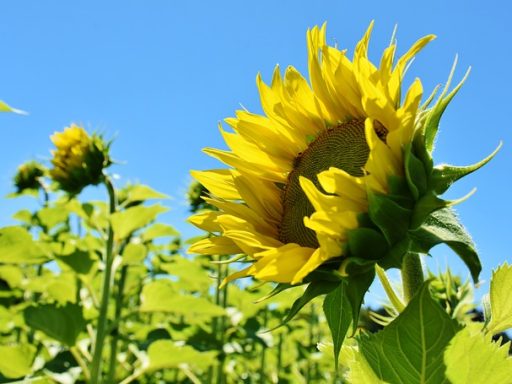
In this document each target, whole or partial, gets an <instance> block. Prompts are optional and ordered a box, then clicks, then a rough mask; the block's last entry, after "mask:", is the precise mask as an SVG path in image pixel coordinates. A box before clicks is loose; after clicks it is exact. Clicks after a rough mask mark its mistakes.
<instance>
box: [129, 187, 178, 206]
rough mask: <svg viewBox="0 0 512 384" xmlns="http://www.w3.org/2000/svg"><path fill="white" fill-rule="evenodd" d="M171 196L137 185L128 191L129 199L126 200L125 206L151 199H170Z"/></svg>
mask: <svg viewBox="0 0 512 384" xmlns="http://www.w3.org/2000/svg"><path fill="white" fill-rule="evenodd" d="M168 198H169V196H167V195H166V194H163V193H160V192H157V191H155V190H154V189H153V188H151V187H149V186H147V185H143V184H137V185H133V186H130V188H129V189H128V197H127V198H126V200H125V202H124V204H129V203H133V202H139V201H146V200H151V199H168Z"/></svg>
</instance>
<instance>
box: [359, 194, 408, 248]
mask: <svg viewBox="0 0 512 384" xmlns="http://www.w3.org/2000/svg"><path fill="white" fill-rule="evenodd" d="M368 213H369V214H370V218H371V219H372V221H373V222H374V223H375V225H377V226H378V227H379V229H380V230H381V231H382V233H383V234H384V237H385V238H386V240H387V241H388V244H389V245H393V244H395V243H397V242H399V241H400V240H401V239H403V238H404V236H405V234H406V233H407V230H408V229H409V220H410V215H411V210H409V209H406V208H403V207H402V206H400V205H398V204H397V203H396V202H395V201H393V200H392V199H391V198H390V197H388V196H384V195H380V194H376V193H374V192H372V191H370V190H369V191H368Z"/></svg>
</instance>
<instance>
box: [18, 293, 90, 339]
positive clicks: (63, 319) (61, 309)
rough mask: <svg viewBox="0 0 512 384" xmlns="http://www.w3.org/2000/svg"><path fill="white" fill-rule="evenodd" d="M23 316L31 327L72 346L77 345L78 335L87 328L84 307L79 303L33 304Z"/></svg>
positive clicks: (26, 309)
mask: <svg viewBox="0 0 512 384" xmlns="http://www.w3.org/2000/svg"><path fill="white" fill-rule="evenodd" d="M23 317H24V318H25V322H26V323H27V325H28V326H29V327H31V328H33V329H36V330H39V331H42V332H44V333H45V334H46V335H47V336H49V337H51V338H53V339H55V340H57V341H59V342H61V343H63V344H66V345H67V346H70V347H72V346H74V345H75V343H76V340H77V337H78V335H79V334H80V332H82V331H83V330H85V319H84V317H83V314H82V308H81V307H80V306H79V305H77V304H69V303H68V304H66V305H65V306H57V305H55V304H43V305H38V306H31V307H27V308H25V310H24V311H23Z"/></svg>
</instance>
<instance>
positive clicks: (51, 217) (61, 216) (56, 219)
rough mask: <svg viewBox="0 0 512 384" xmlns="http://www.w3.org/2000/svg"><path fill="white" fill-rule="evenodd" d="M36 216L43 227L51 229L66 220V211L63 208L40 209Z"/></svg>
mask: <svg viewBox="0 0 512 384" xmlns="http://www.w3.org/2000/svg"><path fill="white" fill-rule="evenodd" d="M36 216H37V218H38V219H39V222H40V224H41V225H42V226H43V227H45V228H47V229H51V228H53V227H54V226H56V225H57V224H60V223H62V222H64V221H65V220H66V219H67V218H68V211H67V210H66V209H64V207H50V208H42V209H40V210H39V212H37V215H36Z"/></svg>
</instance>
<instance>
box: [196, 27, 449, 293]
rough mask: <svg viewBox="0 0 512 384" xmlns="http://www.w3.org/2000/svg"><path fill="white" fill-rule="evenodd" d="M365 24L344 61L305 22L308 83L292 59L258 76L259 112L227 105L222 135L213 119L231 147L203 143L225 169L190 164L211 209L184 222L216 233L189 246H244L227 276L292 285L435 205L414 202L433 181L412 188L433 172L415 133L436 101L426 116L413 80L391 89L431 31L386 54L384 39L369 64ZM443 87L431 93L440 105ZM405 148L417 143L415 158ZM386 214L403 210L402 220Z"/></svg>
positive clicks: (421, 132)
mask: <svg viewBox="0 0 512 384" xmlns="http://www.w3.org/2000/svg"><path fill="white" fill-rule="evenodd" d="M372 27H373V23H371V24H370V26H369V28H368V30H367V31H366V33H365V35H364V36H363V38H362V39H361V40H360V41H359V43H358V44H357V46H356V49H355V53H354V56H353V59H352V60H350V59H349V57H348V56H347V52H346V51H345V50H339V49H337V48H336V47H333V46H329V45H328V44H327V43H326V26H325V24H324V25H323V26H322V27H314V28H313V29H311V30H308V32H307V45H308V64H309V78H310V83H308V81H307V80H306V79H305V78H304V77H303V76H302V75H301V74H300V73H299V72H298V71H297V70H296V69H295V68H293V67H288V68H287V69H286V71H285V72H284V75H283V76H282V75H281V71H280V69H279V67H277V68H276V69H275V71H274V75H273V79H272V82H271V84H270V85H267V84H265V83H264V82H263V81H262V80H261V77H260V76H259V75H258V77H257V85H258V89H259V93H260V97H261V104H262V108H263V111H264V113H265V114H264V115H258V114H253V113H250V112H248V111H237V112H236V117H235V118H228V119H226V123H227V124H228V125H229V126H230V127H231V128H232V129H233V132H227V131H224V130H223V128H222V127H220V130H221V133H222V136H223V137H224V140H225V141H226V143H227V145H228V147H229V148H230V150H229V151H224V150H219V149H211V148H207V149H205V152H206V153H207V154H209V155H210V156H212V157H214V158H216V159H218V160H220V161H221V162H223V163H224V164H227V165H228V166H229V167H230V168H229V169H215V170H209V171H192V175H193V176H194V177H195V178H196V179H197V180H198V181H199V182H200V183H202V184H203V185H204V186H205V187H206V188H207V189H208V190H209V191H210V193H211V196H210V197H209V198H206V199H205V200H206V202H207V203H209V204H211V205H213V206H215V207H217V208H218V211H208V212H202V213H199V214H197V215H195V216H192V217H191V218H190V219H189V220H190V222H191V223H192V224H194V225H196V226H197V227H199V228H201V229H203V230H206V231H208V232H212V233H216V234H218V236H216V237H209V238H207V239H203V240H201V241H199V242H197V243H195V244H194V245H193V246H192V247H191V248H190V252H192V253H200V254H243V255H247V256H248V257H249V259H250V261H251V265H250V266H249V267H247V268H245V269H243V270H242V271H240V272H237V273H235V274H233V275H231V276H230V277H229V278H228V280H232V279H236V278H240V277H245V276H254V277H255V278H257V279H259V280H263V281H273V282H278V283H290V284H298V283H301V282H303V281H305V279H306V277H307V276H308V275H310V274H311V273H312V272H313V271H315V270H317V269H319V268H320V267H322V268H323V267H325V266H330V267H329V268H331V269H335V270H338V271H342V273H346V271H344V266H346V261H347V260H349V259H350V258H351V257H353V256H355V255H356V254H357V253H358V252H357V250H358V249H360V248H361V246H363V247H364V246H366V245H367V244H365V243H368V242H371V243H372V246H373V249H374V252H373V254H368V251H367V250H366V251H365V252H366V253H365V256H364V257H363V258H366V259H370V260H375V259H377V258H379V257H381V256H383V254H384V253H386V252H388V251H389V250H390V249H392V248H393V247H394V246H396V245H397V244H399V243H401V240H402V237H405V236H406V232H407V230H408V229H409V227H408V226H409V224H410V222H411V220H412V219H411V218H412V217H413V216H414V217H416V219H417V218H418V217H421V219H424V218H425V217H426V216H427V215H428V214H429V213H430V212H431V211H434V210H435V209H432V210H431V211H429V212H427V211H428V209H429V208H428V209H427V208H425V209H426V210H427V211H425V210H421V209H420V210H419V211H418V209H416V210H415V203H416V202H417V201H420V200H421V198H422V197H423V196H425V195H426V194H427V195H428V193H430V192H429V191H431V190H432V188H434V187H433V186H432V185H429V187H431V188H430V189H429V190H428V191H427V189H428V188H423V186H422V183H423V184H427V183H428V180H427V179H428V177H429V176H430V175H431V174H432V164H431V158H430V153H431V152H429V151H428V150H426V149H425V148H426V145H425V144H424V141H425V140H424V139H425V137H426V136H428V139H430V137H431V133H432V131H433V130H435V129H436V128H437V125H435V122H434V123H432V120H435V119H434V117H440V114H441V113H442V110H441V109H443V110H444V108H440V107H439V105H440V104H439V103H437V104H436V106H435V108H433V109H432V113H431V114H430V115H429V114H428V113H427V110H426V109H425V108H426V106H420V101H421V98H422V94H423V88H422V84H421V81H420V80H419V79H415V80H414V81H413V82H412V84H411V85H410V86H409V87H408V89H407V91H406V92H405V94H402V80H403V77H404V74H405V71H406V68H407V65H408V63H410V61H411V59H413V58H414V57H415V55H416V54H417V53H418V52H419V51H420V50H421V49H422V48H423V47H425V45H426V44H427V43H429V42H430V41H431V40H433V39H434V38H435V36H433V35H428V36H425V37H423V38H421V39H419V40H418V41H417V42H416V43H415V44H413V45H412V47H411V48H410V49H409V50H408V51H407V52H406V53H405V54H404V55H403V56H402V57H400V58H398V59H397V60H395V52H396V44H395V43H394V42H392V43H391V44H390V45H389V46H388V47H387V48H386V49H385V50H384V52H383V54H382V58H381V60H380V64H379V66H376V65H374V64H373V63H372V62H371V61H370V60H369V59H368V44H369V40H370V34H371V31H372ZM457 89H458V88H457ZM453 93H454V92H452V93H451V94H450V95H449V97H446V98H443V97H441V98H440V100H441V101H440V102H441V103H444V104H443V105H444V107H445V106H446V105H445V104H447V99H449V98H451V97H452V96H453ZM444 94H445V93H443V95H442V96H444ZM448 101H449V100H448ZM436 108H437V109H436ZM434 112H435V116H434ZM437 122H438V119H437ZM429 124H430V125H429ZM434 125H435V127H434ZM425 130H427V131H428V133H427V134H426V133H425ZM427 141H428V140H427ZM416 144H418V145H416ZM413 147H414V148H415V150H416V149H417V147H418V148H420V147H421V148H420V149H421V150H417V151H416V152H418V153H417V154H416V155H415V154H413V153H412V151H413ZM418 162H419V165H418V164H417V163H418ZM411 170H413V173H414V174H413V175H411V174H410V172H411ZM420 174H424V176H425V177H423V179H422V180H419V179H420V176H421V175H420ZM418 185H419V186H418ZM420 192H421V194H420ZM388 198H389V199H391V200H390V202H388V201H387V200H386V201H385V202H384V203H383V202H382V201H383V200H382V199H388ZM426 205H428V204H426V203H425V204H424V206H426ZM389 207H391V208H392V209H391V210H389V209H388V208H389ZM444 207H446V205H444ZM437 208H441V205H439V207H436V209H437ZM388 211H389V212H388ZM415 215H416V216H415ZM395 216H397V217H398V216H399V217H400V218H402V216H403V217H405V219H404V220H403V221H404V223H405V224H404V225H403V227H404V228H401V225H400V223H399V222H398V221H397V222H394V217H395ZM386 221H388V223H384V224H383V222H386ZM420 221H422V220H420ZM395 227H396V228H395ZM362 228H363V229H364V230H363V231H360V230H361V229H362ZM356 235H357V236H356ZM361 236H362V237H361ZM380 244H382V247H380ZM370 253H371V252H370ZM402 253H404V252H402ZM389 257H391V258H396V256H395V255H391V256H389ZM399 263H400V261H396V262H391V264H389V263H388V264H387V265H388V267H389V265H394V266H398V265H399ZM384 264H385V263H384Z"/></svg>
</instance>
